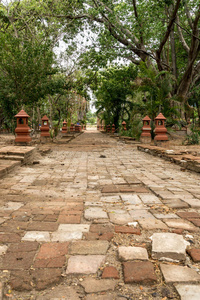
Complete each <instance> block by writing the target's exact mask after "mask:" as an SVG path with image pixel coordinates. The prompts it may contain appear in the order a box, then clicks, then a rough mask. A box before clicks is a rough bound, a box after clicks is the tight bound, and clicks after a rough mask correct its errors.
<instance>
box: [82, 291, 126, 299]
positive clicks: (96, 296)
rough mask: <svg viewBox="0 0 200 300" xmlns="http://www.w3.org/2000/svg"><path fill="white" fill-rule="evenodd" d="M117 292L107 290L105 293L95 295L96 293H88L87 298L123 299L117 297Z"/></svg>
mask: <svg viewBox="0 0 200 300" xmlns="http://www.w3.org/2000/svg"><path fill="white" fill-rule="evenodd" d="M116 297H117V296H116V294H113V293H111V292H107V293H106V294H105V295H95V294H88V295H87V296H86V299H85V300H113V299H116V300H122V298H118V297H117V298H116Z"/></svg>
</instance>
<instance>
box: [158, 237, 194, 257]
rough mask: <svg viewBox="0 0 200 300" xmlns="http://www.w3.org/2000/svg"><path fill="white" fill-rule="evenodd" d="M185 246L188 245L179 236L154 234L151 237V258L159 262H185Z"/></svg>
mask: <svg viewBox="0 0 200 300" xmlns="http://www.w3.org/2000/svg"><path fill="white" fill-rule="evenodd" d="M187 245H189V243H188V242H186V241H185V240H184V239H183V237H182V236H181V235H178V234H175V233H154V234H153V236H152V257H153V258H155V259H161V260H166V259H173V260H185V257H186V247H187Z"/></svg>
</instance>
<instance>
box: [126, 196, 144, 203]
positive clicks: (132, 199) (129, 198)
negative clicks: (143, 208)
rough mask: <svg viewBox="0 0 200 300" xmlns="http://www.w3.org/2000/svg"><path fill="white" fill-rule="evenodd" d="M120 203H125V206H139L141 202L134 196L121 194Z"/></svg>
mask: <svg viewBox="0 0 200 300" xmlns="http://www.w3.org/2000/svg"><path fill="white" fill-rule="evenodd" d="M121 198H122V201H124V202H125V204H141V203H142V201H141V200H140V198H139V197H138V196H137V195H136V194H123V195H121Z"/></svg>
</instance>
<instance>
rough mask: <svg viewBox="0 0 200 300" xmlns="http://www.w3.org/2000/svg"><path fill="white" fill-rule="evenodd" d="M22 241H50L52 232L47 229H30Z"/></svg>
mask: <svg viewBox="0 0 200 300" xmlns="http://www.w3.org/2000/svg"><path fill="white" fill-rule="evenodd" d="M22 241H37V242H50V234H49V232H46V231H44V232H42V231H29V232H27V233H26V234H25V235H24V237H23V238H22Z"/></svg>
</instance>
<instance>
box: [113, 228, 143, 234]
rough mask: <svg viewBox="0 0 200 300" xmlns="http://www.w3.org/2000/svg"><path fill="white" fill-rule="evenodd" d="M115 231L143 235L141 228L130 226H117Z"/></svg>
mask: <svg viewBox="0 0 200 300" xmlns="http://www.w3.org/2000/svg"><path fill="white" fill-rule="evenodd" d="M115 232H116V233H128V234H137V235H141V231H140V229H139V228H133V227H130V226H115Z"/></svg>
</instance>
